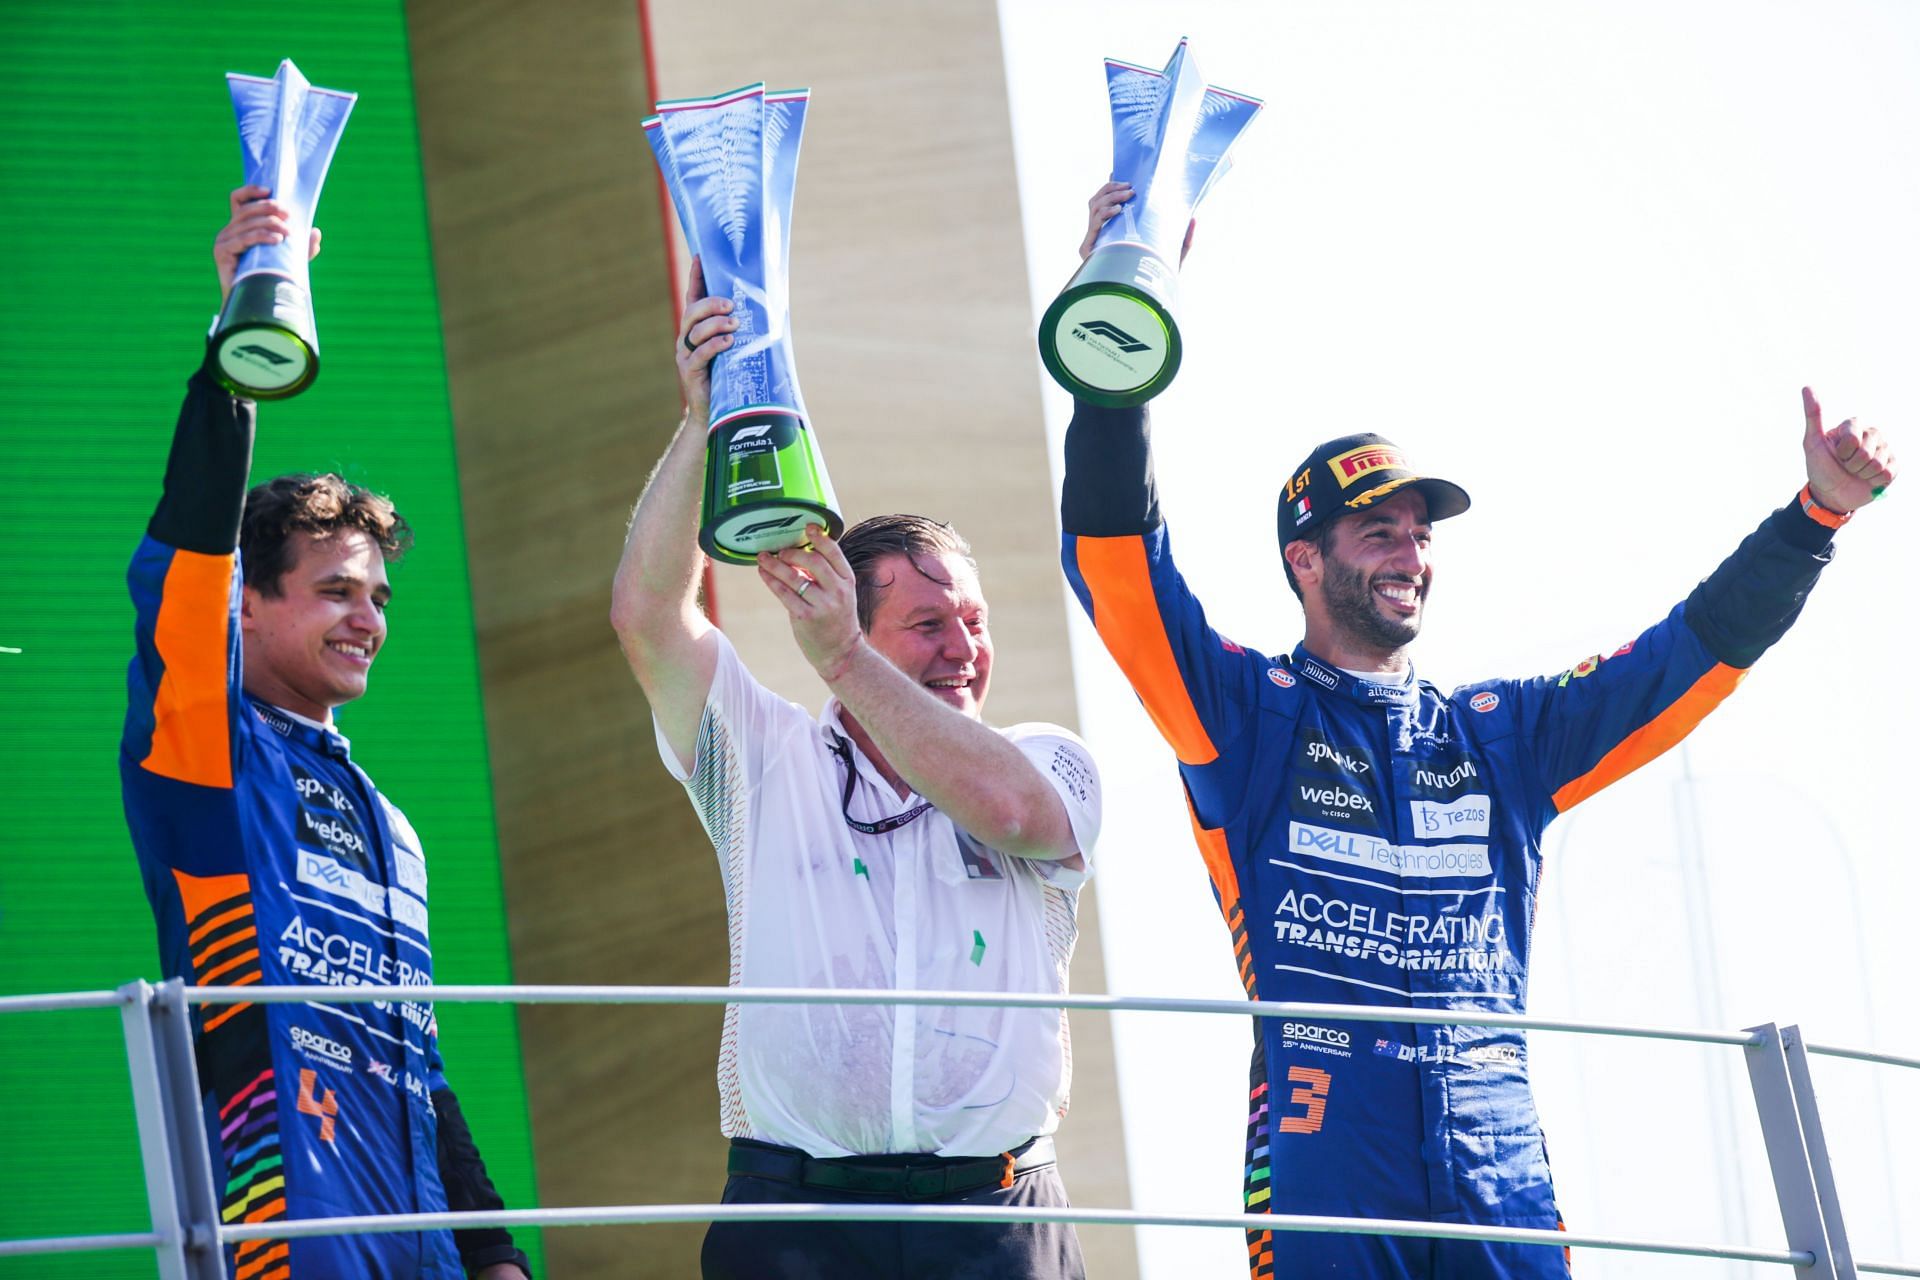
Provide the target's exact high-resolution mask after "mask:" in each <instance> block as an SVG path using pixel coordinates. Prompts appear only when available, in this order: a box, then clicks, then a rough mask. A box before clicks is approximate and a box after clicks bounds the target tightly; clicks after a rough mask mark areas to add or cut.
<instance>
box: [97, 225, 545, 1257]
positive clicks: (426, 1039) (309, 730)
mask: <svg viewBox="0 0 1920 1280" xmlns="http://www.w3.org/2000/svg"><path fill="white" fill-rule="evenodd" d="M232 203H233V217H232V220H231V221H229V222H228V224H227V226H226V227H225V228H223V229H222V231H221V232H220V235H219V237H218V239H217V240H216V241H215V246H214V258H215V261H216V264H217V265H218V267H219V270H220V283H221V288H222V290H223V291H224V290H225V289H227V288H228V287H229V286H230V285H231V283H232V278H233V272H234V267H235V262H236V260H237V258H238V256H239V254H240V253H241V252H242V251H244V250H245V249H246V248H247V247H248V246H250V245H253V244H260V243H266V242H267V241H269V240H278V239H280V238H282V237H284V236H285V235H286V234H287V233H288V214H287V211H286V209H284V208H283V207H282V206H280V205H277V204H275V203H274V202H273V201H272V200H271V199H269V198H268V193H267V192H266V191H265V190H263V189H261V188H258V187H242V188H241V189H240V190H238V191H235V192H234V193H233V198H232ZM318 245H319V241H318V233H315V236H314V240H313V245H312V251H316V252H317V250H318ZM253 425H254V406H253V402H252V401H250V400H243V399H240V398H239V397H237V396H234V395H232V394H230V393H229V392H228V391H227V390H226V389H224V388H223V387H221V386H220V385H219V384H218V383H217V382H216V381H215V380H214V378H213V376H212V375H211V374H210V373H209V372H208V371H207V370H206V369H205V368H202V369H201V370H199V371H198V372H196V373H195V374H194V375H193V377H192V378H191V379H190V380H189V381H188V383H187V395H186V400H185V402H184V403H183V404H182V406H181V409H180V418H179V422H178V425H177V426H176V427H175V428H174V437H173V448H172V450H171V452H170V453H169V455H168V458H167V472H166V484H165V489H164V492H163V494H162V497H161V499H160V504H159V506H158V508H157V509H156V510H155V512H154V514H153V519H152V520H151V521H150V522H149V523H148V525H147V536H146V537H145V538H143V539H142V540H141V543H140V547H139V549H138V550H137V551H136V552H135V553H134V557H133V564H132V566H131V568H130V569H129V570H128V574H127V582H128V587H129V589H130V591H131V593H132V596H133V603H134V609H135V614H136V617H135V622H134V634H135V639H136V642H137V652H136V654H135V656H134V660H133V663H132V665H131V667H130V668H129V670H128V673H127V720H126V728H125V731H124V733H123V734H122V737H121V742H120V773H121V785H122V793H123V796H124V800H125V805H126V812H127V827H128V830H129V832H130V834H131V835H132V837H133V845H134V849H135V851H136V852H137V853H138V855H139V859H140V871H141V875H142V877H143V879H144V880H145V882H146V889H147V897H148V899H149V901H150V902H151V903H152V906H153V914H154V921H155V924H156V926H157V928H158V930H159V935H160V954H161V961H162V964H163V966H164V968H165V970H166V973H167V975H168V976H169V977H180V978H185V979H186V980H187V981H188V982H190V983H193V984H195V985H205V986H246V985H249V984H253V983H260V984H263V985H266V986H289V985H299V984H303V983H312V984H315V985H324V986H362V985H373V986H419V985H424V984H427V983H431V982H432V981H433V951H432V945H431V942H430V940H429V936H428V929H427V901H428V895H427V864H426V861H425V857H424V855H423V853H422V849H421V843H420V838H419V836H418V835H416V834H415V833H414V830H413V827H412V825H411V824H409V823H408V822H407V820H406V818H405V817H404V816H403V815H402V814H401V812H400V810H399V809H397V808H395V807H394V806H393V805H392V804H391V803H389V802H388V800H387V798H386V797H385V796H383V795H381V794H380V792H379V790H378V789H376V788H375V786H374V785H373V781H372V780H371V779H370V778H368V777H367V775H366V774H365V773H364V772H362V771H361V769H360V768H359V766H358V765H356V764H354V762H353V759H352V757H351V756H350V755H349V753H348V744H347V740H346V738H344V737H342V736H341V735H340V733H339V732H338V730H337V729H336V728H335V727H334V724H333V709H334V708H335V707H336V706H339V705H340V704H342V703H345V702H350V701H352V700H353V699H355V698H357V697H359V696H360V695H361V694H363V693H365V692H366V687H367V673H368V671H369V669H370V668H371V667H372V665H373V661H374V659H375V657H376V656H377V655H378V654H379V651H380V647H381V645H382V644H383V643H384V642H385V639H386V633H387V627H386V605H387V600H388V598H389V596H390V595H391V589H390V587H389V584H388V581H387V571H386V563H387V561H388V560H390V559H394V558H397V557H398V555H399V554H400V553H401V551H402V550H403V549H404V547H405V545H406V542H407V540H408V534H407V528H406V524H405V522H404V521H403V520H401V518H400V517H399V515H398V514H397V513H396V512H395V511H394V509H393V504H392V503H390V502H388V501H387V500H386V499H385V498H383V497H380V496H378V495H376V494H372V493H369V492H368V491H367V490H365V489H361V488H359V487H357V486H354V485H349V484H347V483H346V482H345V481H344V480H342V479H341V478H340V477H339V476H336V475H321V476H281V477H279V478H278V479H276V480H273V481H270V482H268V483H266V484H263V485H261V486H259V487H258V488H256V489H254V490H253V491H251V492H249V491H248V489H247V468H248V464H249V461H250V460H251V458H252V454H253ZM194 1030H195V1044H194V1051H195V1059H196V1063H197V1066H198V1068H199V1074H200V1086H201V1095H202V1103H203V1107H204V1110H205V1122H206V1127H207V1145H208V1151H209V1154H210V1155H211V1157H212V1164H213V1170H214V1183H215V1186H214V1191H215V1195H216V1197H217V1198H218V1200H219V1203H220V1209H221V1219H222V1221H223V1222H225V1223H228V1224H231V1225H243V1224H246V1225H251V1224H257V1223H271V1222H276V1221H280V1220H284V1219H290V1218H314V1217H335V1216H346V1215H358V1214H376V1213H377V1214H394V1213H431V1212H437V1211H442V1210H445V1209H448V1208H452V1209H468V1210H471V1209H499V1208H501V1207H502V1204H501V1200H500V1197H499V1194H498V1193H497V1192H496V1191H495V1190H494V1187H493V1183H492V1182H491V1180H489V1179H488V1177H487V1172H486V1168H485V1166H484V1165H483V1164H482V1162H481V1159H480V1153H479V1151H478V1150H477V1149H476V1148H475V1146H474V1143H473V1139H472V1137H471V1136H470V1135H469V1132H468V1129H467V1123H466V1120H465V1119H464V1118H463V1117H462V1115H461V1113H460V1107H459V1103H458V1100H457V1099H456V1098H455V1097H454V1095H453V1092H452V1091H451V1090H450V1089H448V1088H447V1084H446V1080H445V1078H444V1077H443V1076H442V1074H441V1063H440V1051H439V1048H438V1036H437V1030H436V1027H435V1023H434V1018H433V1007H432V1006H431V1005H430V1004H428V1003H426V1002H424V1001H405V1002H402V1003H399V1004H357V1005H339V1004H235V1005H224V1006H223V1005H204V1006H200V1007H198V1008H197V1009H196V1010H195V1015H194ZM226 1267H227V1274H228V1275H230V1276H232V1277H233V1278H234V1280H344V1277H349V1276H351V1277H354V1280H460V1278H461V1277H463V1276H468V1277H473V1278H474V1280H526V1276H527V1274H528V1270H529V1269H528V1263H527V1258H526V1255H525V1254H524V1253H522V1252H520V1250H518V1249H516V1248H515V1247H514V1244H513V1240H512V1238H511V1237H510V1236H509V1235H508V1234H507V1233H506V1232H505V1231H502V1230H499V1229H487V1228H477V1229H473V1230H463V1231H456V1232H447V1231H426V1232H412V1233H390V1234H375V1235H352V1236H323V1237H314V1238H310V1239H297V1240H285V1239H266V1240H248V1241H242V1242H240V1243H238V1244H236V1245H230V1246H228V1248H227V1250H226Z"/></svg>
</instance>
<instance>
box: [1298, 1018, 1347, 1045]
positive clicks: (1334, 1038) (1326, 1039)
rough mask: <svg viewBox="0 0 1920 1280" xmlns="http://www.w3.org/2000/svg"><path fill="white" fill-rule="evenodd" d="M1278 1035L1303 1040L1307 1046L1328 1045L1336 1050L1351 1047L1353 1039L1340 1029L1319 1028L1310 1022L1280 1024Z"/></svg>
mask: <svg viewBox="0 0 1920 1280" xmlns="http://www.w3.org/2000/svg"><path fill="white" fill-rule="evenodd" d="M1280 1034H1281V1035H1283V1036H1285V1037H1286V1038H1287V1039H1289V1040H1304V1041H1306V1042H1307V1043H1309V1044H1330V1045H1332V1046H1334V1047H1335V1048H1337V1049H1350V1048H1352V1047H1353V1037H1352V1036H1350V1035H1348V1034H1347V1033H1346V1032H1344V1031H1342V1030H1341V1029H1340V1028H1338V1027H1319V1026H1315V1025H1314V1024H1313V1023H1311V1022H1286V1023H1282V1024H1281V1026H1280Z"/></svg>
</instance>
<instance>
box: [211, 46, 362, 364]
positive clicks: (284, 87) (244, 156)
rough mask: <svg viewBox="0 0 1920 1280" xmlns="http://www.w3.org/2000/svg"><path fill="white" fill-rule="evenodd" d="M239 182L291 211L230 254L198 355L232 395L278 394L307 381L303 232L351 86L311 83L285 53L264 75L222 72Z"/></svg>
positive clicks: (315, 339)
mask: <svg viewBox="0 0 1920 1280" xmlns="http://www.w3.org/2000/svg"><path fill="white" fill-rule="evenodd" d="M227 88H228V90H229V91H230V92H231V93H232V94H233V114H234V116H235V117H236V118H237V119H238V121H239V125H240V161H241V164H242V166H243V167H244V168H245V170H246V180H247V183H248V185H249V186H255V187H265V188H266V189H267V190H268V191H270V192H272V193H273V198H274V199H275V200H276V201H278V202H279V203H281V204H283V205H285V206H286V207H287V209H288V211H289V213H290V214H291V217H290V218H289V222H290V223H291V226H289V228H288V230H287V238H286V239H284V240H282V241H280V242H279V243H277V244H257V245H254V246H253V247H252V248H251V249H248V250H247V251H246V252H245V253H243V254H241V255H240V263H239V267H238V269H237V270H236V271H235V272H234V275H233V288H232V289H231V290H230V291H228V293H227V300H226V303H225V305H223V306H222V307H221V308H220V318H219V320H217V321H215V322H214V330H213V344H212V347H211V349H210V350H209V353H208V359H209V361H210V363H211V364H212V366H213V370H214V373H215V374H216V376H218V377H219V379H220V381H221V382H223V383H225V384H226V386H227V388H228V390H230V391H232V392H233V393H234V394H235V395H242V396H247V397H250V398H251V399H255V400H284V399H286V398H287V397H288V396H294V395H298V394H300V393H301V392H302V391H305V390H306V389H307V388H308V387H310V386H312V385H313V380H314V378H316V377H318V376H319V373H320V339H319V336H318V334H317V332H316V330H315V329H314V324H313V295H312V293H311V292H310V291H309V288H308V284H307V236H308V233H309V232H310V231H311V230H312V228H313V210H314V207H315V206H316V205H318V204H319V203H320V188H321V186H322V185H324V184H325V182H326V180H327V167H328V166H329V165H331V164H332V163H333V152H334V148H335V147H337V146H339V145H340V134H341V132H342V131H343V130H345V129H346V127H347V116H348V115H349V114H350V113H351V112H352V111H353V104H354V102H355V101H356V100H357V98H358V95H357V94H351V93H342V92H340V91H339V90H337V89H316V88H314V87H313V86H312V85H311V84H309V83H307V78H306V77H305V76H303V75H301V74H300V68H298V67H296V66H294V65H293V63H292V62H291V61H283V62H281V64H280V69H279V71H277V72H275V73H274V76H273V78H272V79H271V80H268V79H264V78H262V77H260V76H243V75H233V74H230V75H228V76H227Z"/></svg>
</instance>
